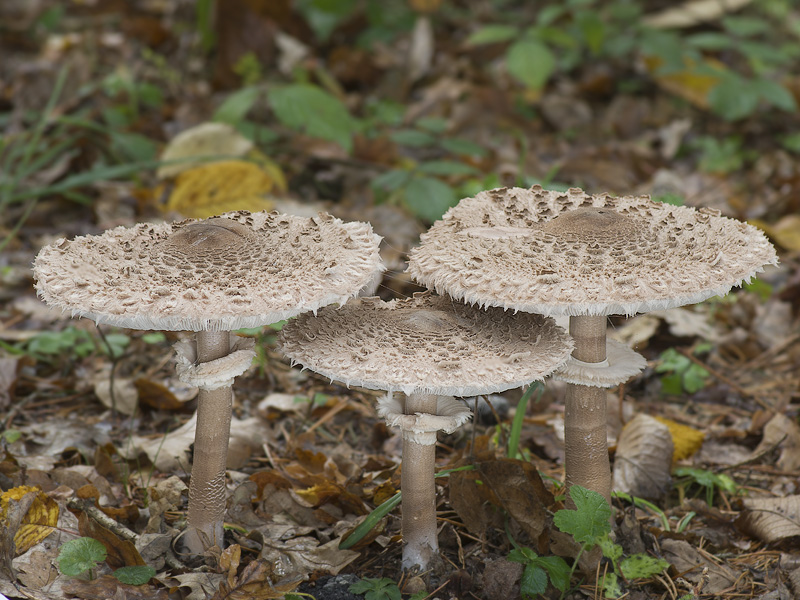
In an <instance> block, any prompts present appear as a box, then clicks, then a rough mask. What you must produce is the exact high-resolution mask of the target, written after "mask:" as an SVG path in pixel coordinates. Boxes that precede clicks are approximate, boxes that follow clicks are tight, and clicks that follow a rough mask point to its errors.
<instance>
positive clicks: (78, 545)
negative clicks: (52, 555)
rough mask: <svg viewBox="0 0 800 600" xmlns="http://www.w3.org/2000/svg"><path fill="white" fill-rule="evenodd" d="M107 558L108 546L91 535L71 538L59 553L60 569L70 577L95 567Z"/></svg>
mask: <svg viewBox="0 0 800 600" xmlns="http://www.w3.org/2000/svg"><path fill="white" fill-rule="evenodd" d="M105 559H106V547H105V546H103V544H102V543H100V542H98V541H97V540H95V539H93V538H90V537H80V538H78V539H75V540H70V541H68V542H67V543H66V544H64V545H63V546H61V550H60V551H59V553H58V569H59V570H60V571H61V572H62V573H63V574H64V575H67V576H69V577H75V576H76V575H80V574H81V573H83V572H84V571H88V570H89V569H94V568H95V567H96V566H97V564H98V563H100V562H102V561H104V560H105Z"/></svg>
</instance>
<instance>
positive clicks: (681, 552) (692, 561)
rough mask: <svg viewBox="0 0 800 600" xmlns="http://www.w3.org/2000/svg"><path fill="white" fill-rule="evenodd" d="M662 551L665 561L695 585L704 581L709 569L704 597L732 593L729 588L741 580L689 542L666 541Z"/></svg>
mask: <svg viewBox="0 0 800 600" xmlns="http://www.w3.org/2000/svg"><path fill="white" fill-rule="evenodd" d="M661 551H662V556H663V557H664V559H665V560H666V561H667V562H669V563H670V564H671V565H672V566H673V567H675V569H676V570H677V571H678V573H680V574H681V577H683V578H685V579H688V580H689V581H691V582H692V583H694V584H699V583H700V582H701V581H703V579H704V578H705V577H706V574H704V570H705V569H708V573H707V577H708V580H707V581H706V583H705V585H704V586H703V595H707V596H709V597H715V595H716V594H718V593H719V592H721V591H723V590H726V591H730V590H728V588H731V587H732V586H733V585H734V584H735V583H736V581H737V580H738V579H739V576H738V573H737V572H736V571H734V570H733V569H731V568H730V567H727V566H725V565H720V564H717V563H716V562H713V561H711V560H709V559H708V558H706V557H705V556H704V555H703V554H702V553H701V552H700V551H699V550H698V549H697V548H695V547H694V546H692V545H691V544H690V543H689V542H685V541H683V540H671V539H666V540H663V541H662V542H661Z"/></svg>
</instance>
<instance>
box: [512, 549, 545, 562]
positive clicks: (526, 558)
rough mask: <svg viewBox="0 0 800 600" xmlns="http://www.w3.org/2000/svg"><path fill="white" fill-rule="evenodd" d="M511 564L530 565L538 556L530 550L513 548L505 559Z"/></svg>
mask: <svg viewBox="0 0 800 600" xmlns="http://www.w3.org/2000/svg"><path fill="white" fill-rule="evenodd" d="M506 558H507V559H508V560H510V561H511V562H516V563H521V564H523V565H527V564H530V563H531V562H533V561H535V560H536V559H537V558H539V556H538V555H537V554H536V552H534V551H533V550H531V549H530V548H525V547H521V548H514V549H513V550H512V551H511V552H509V553H508V556H507V557H506Z"/></svg>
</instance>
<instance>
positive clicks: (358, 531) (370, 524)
mask: <svg viewBox="0 0 800 600" xmlns="http://www.w3.org/2000/svg"><path fill="white" fill-rule="evenodd" d="M401 499H402V495H401V493H400V492H397V493H396V494H395V495H394V496H392V497H391V498H389V499H388V500H386V501H385V502H383V504H381V505H380V506H378V507H377V508H376V509H375V510H373V511H372V512H371V513H369V515H367V518H366V519H364V520H363V521H361V523H359V524H358V525H357V526H356V528H355V529H354V530H353V533H351V534H350V535H348V536H347V537H346V538H345V539H343V540H342V541H341V542H340V543H339V549H340V550H347V549H348V548H352V547H353V546H355V545H356V544H357V543H358V542H360V541H361V540H362V539H364V536H365V535H367V534H368V533H369V532H370V531H372V529H373V528H374V527H375V526H376V525H377V524H378V522H379V521H380V520H381V519H382V518H383V517H385V516H386V515H388V514H389V513H390V512H392V511H393V510H394V508H395V507H396V506H399V505H400V500H401Z"/></svg>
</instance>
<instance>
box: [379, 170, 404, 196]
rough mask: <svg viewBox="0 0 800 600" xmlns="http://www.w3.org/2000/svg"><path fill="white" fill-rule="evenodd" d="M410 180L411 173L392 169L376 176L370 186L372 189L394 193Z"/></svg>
mask: <svg viewBox="0 0 800 600" xmlns="http://www.w3.org/2000/svg"><path fill="white" fill-rule="evenodd" d="M410 179H411V172H410V171H406V170H405V169H392V170H391V171H386V173H382V174H380V175H378V176H377V177H376V178H375V179H373V180H372V183H371V184H370V185H371V186H372V187H373V189H378V190H387V191H389V192H394V191H395V190H399V189H400V188H401V187H403V186H405V185H406V184H407V183H408V181H409V180H410Z"/></svg>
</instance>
